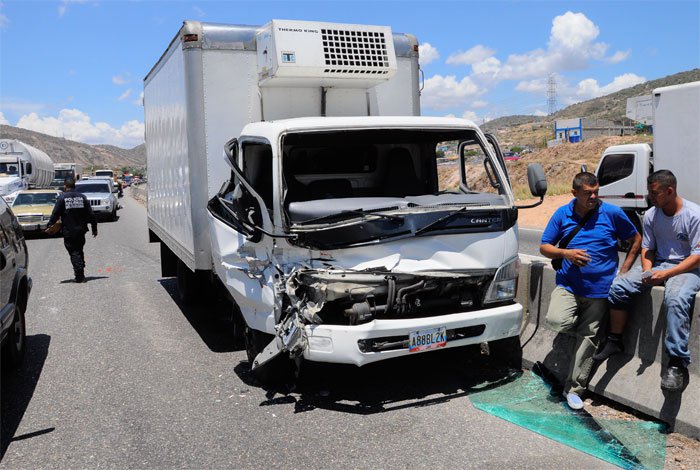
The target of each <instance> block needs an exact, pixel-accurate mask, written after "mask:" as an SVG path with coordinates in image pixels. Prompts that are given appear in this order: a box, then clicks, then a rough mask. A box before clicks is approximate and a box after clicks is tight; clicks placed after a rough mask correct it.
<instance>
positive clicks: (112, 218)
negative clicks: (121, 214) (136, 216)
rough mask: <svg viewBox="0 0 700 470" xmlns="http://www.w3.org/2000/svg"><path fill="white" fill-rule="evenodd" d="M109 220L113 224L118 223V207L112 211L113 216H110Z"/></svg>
mask: <svg viewBox="0 0 700 470" xmlns="http://www.w3.org/2000/svg"><path fill="white" fill-rule="evenodd" d="M109 220H111V221H112V222H116V221H117V207H116V206H115V207H114V209H112V214H111V215H110V216H109Z"/></svg>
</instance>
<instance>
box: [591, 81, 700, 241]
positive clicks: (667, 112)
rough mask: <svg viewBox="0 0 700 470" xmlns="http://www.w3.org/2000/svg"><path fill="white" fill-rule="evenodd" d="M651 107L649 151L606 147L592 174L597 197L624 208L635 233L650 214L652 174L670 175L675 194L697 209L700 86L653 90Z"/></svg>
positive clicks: (635, 147)
mask: <svg viewBox="0 0 700 470" xmlns="http://www.w3.org/2000/svg"><path fill="white" fill-rule="evenodd" d="M633 99H634V100H638V99H639V98H630V100H633ZM649 101H650V103H651V107H652V114H653V125H652V129H653V136H654V143H653V147H652V146H651V145H649V144H628V145H615V146H612V147H608V148H607V149H605V151H604V152H603V155H602V156H601V159H600V162H599V163H598V169H597V171H596V174H597V176H598V179H599V181H600V194H599V197H600V198H601V199H603V200H605V201H606V202H610V203H612V204H615V205H616V206H619V207H621V208H623V209H624V210H625V212H626V213H627V215H628V216H629V217H630V219H631V220H632V221H633V222H635V223H636V224H637V225H638V227H641V225H640V222H639V217H638V214H641V213H642V212H644V211H645V210H646V209H647V208H649V203H648V201H647V198H646V194H647V177H648V176H649V175H650V174H651V173H652V172H653V171H655V170H670V171H672V172H673V174H674V175H675V176H676V179H677V181H678V194H679V195H680V196H681V197H683V198H685V199H688V200H690V201H693V202H694V203H696V204H700V184H699V182H700V132H698V129H700V82H691V83H684V84H680V85H672V86H667V87H661V88H656V89H655V90H653V92H652V94H651V97H650V100H649Z"/></svg>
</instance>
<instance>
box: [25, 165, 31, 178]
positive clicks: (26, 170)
mask: <svg viewBox="0 0 700 470" xmlns="http://www.w3.org/2000/svg"><path fill="white" fill-rule="evenodd" d="M24 172H25V173H26V174H28V175H31V174H32V164H31V163H27V164H26V165H25V166H24Z"/></svg>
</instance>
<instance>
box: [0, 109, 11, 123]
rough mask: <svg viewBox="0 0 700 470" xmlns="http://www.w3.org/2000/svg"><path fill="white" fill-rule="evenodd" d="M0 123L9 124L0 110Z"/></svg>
mask: <svg viewBox="0 0 700 470" xmlns="http://www.w3.org/2000/svg"><path fill="white" fill-rule="evenodd" d="M0 124H5V125H6V126H9V125H10V121H8V120H7V119H5V115H4V114H3V113H2V111H0Z"/></svg>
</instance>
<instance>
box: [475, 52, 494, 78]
mask: <svg viewBox="0 0 700 470" xmlns="http://www.w3.org/2000/svg"><path fill="white" fill-rule="evenodd" d="M500 70H501V61H500V60H498V59H497V58H495V57H489V58H487V59H484V60H482V61H480V62H476V63H474V64H472V71H473V72H474V74H475V75H481V76H482V78H485V77H492V78H495V77H497V76H498V72H499V71H500Z"/></svg>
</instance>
